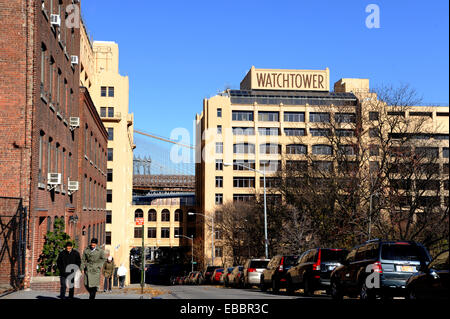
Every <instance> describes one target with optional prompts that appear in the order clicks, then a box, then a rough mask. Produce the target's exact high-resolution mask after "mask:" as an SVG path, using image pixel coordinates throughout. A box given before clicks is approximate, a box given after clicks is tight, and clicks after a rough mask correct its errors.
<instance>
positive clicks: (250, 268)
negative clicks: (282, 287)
mask: <svg viewBox="0 0 450 319" xmlns="http://www.w3.org/2000/svg"><path fill="white" fill-rule="evenodd" d="M269 261H270V259H248V260H247V261H246V262H245V264H244V270H243V273H244V287H251V286H257V285H259V284H260V280H261V274H262V273H263V271H264V269H266V267H267V264H268V263H269Z"/></svg>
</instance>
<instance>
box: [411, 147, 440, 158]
mask: <svg viewBox="0 0 450 319" xmlns="http://www.w3.org/2000/svg"><path fill="white" fill-rule="evenodd" d="M415 154H416V156H419V157H427V158H438V157H439V148H438V147H416V149H415Z"/></svg>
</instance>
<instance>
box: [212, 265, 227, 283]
mask: <svg viewBox="0 0 450 319" xmlns="http://www.w3.org/2000/svg"><path fill="white" fill-rule="evenodd" d="M223 271H224V269H223V268H216V269H214V272H213V274H212V276H211V283H213V284H218V283H220V276H221V275H222V273H223Z"/></svg>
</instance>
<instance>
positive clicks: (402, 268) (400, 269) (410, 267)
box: [397, 266, 416, 272]
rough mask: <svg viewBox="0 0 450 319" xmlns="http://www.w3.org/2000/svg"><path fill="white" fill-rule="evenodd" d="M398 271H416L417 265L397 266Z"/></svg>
mask: <svg viewBox="0 0 450 319" xmlns="http://www.w3.org/2000/svg"><path fill="white" fill-rule="evenodd" d="M397 271H401V272H415V271H416V267H414V266H397Z"/></svg>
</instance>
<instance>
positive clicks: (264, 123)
mask: <svg viewBox="0 0 450 319" xmlns="http://www.w3.org/2000/svg"><path fill="white" fill-rule="evenodd" d="M329 81H330V80H329V70H328V69H325V70H278V69H256V68H254V67H252V68H251V70H250V71H249V72H248V74H247V75H246V77H245V78H244V79H243V81H242V82H241V87H240V90H227V91H225V92H223V93H220V94H218V95H216V96H213V97H211V98H209V99H205V100H203V112H202V113H201V114H197V116H196V123H197V124H196V145H197V148H196V163H197V164H196V192H197V200H198V202H199V206H200V207H201V212H202V213H204V214H206V215H208V216H210V217H213V216H214V215H213V214H214V211H215V208H216V207H217V206H218V205H222V204H223V203H226V202H230V201H246V200H251V199H254V198H255V196H261V195H262V194H263V175H262V174H261V173H259V172H255V171H253V170H251V169H255V170H259V171H261V172H265V173H266V174H267V181H266V182H267V187H268V188H270V180H271V177H274V176H275V175H276V172H277V171H278V170H280V169H281V168H282V167H285V166H286V165H287V164H298V165H301V164H302V163H304V162H305V161H307V160H308V159H310V158H311V157H315V158H316V160H315V161H316V162H317V167H319V168H320V167H324V166H325V164H327V165H328V164H330V163H329V162H328V161H327V156H328V155H329V154H331V153H330V152H332V147H331V146H330V145H328V144H329V138H327V134H328V128H329V123H334V122H338V127H337V129H338V130H337V131H339V134H342V136H348V137H349V144H350V143H351V140H352V139H356V138H357V135H358V134H355V127H356V130H357V131H358V132H363V131H365V130H370V129H371V127H370V126H371V124H370V119H369V116H372V115H370V113H373V111H374V110H372V109H371V107H372V106H373V105H374V102H375V101H378V100H377V96H376V95H374V94H373V93H370V92H369V80H368V79H341V80H339V81H338V82H337V83H336V84H335V86H334V91H331V89H330V84H329ZM371 111H372V112H371ZM393 111H394V110H393ZM448 112H449V109H448V107H431V106H430V107H424V106H410V107H408V112H406V113H407V114H403V115H404V116H405V117H410V116H411V117H417V116H422V117H423V116H424V114H425V124H424V125H423V126H422V128H423V129H424V130H425V131H426V132H425V131H424V132H423V133H424V134H428V135H429V136H431V137H432V138H435V140H431V141H434V142H433V143H434V147H435V148H436V149H437V151H438V153H439V154H440V155H439V157H440V162H441V164H440V165H441V170H442V175H441V176H440V179H442V180H444V183H442V185H441V193H440V194H444V195H443V196H442V197H440V202H441V200H442V202H444V200H445V199H446V200H447V205H448V132H449V127H448V114H449V113H448ZM388 113H389V112H388ZM394 113H395V112H394ZM388 115H389V114H388ZM392 115H393V116H397V115H398V114H392ZM400 115H401V114H400ZM337 131H336V132H337ZM336 134H337V133H336ZM415 134H418V132H415ZM367 136H371V135H370V134H367ZM363 143H367V144H370V143H371V141H370V138H369V140H367V141H364V142H363ZM376 160H377V156H376V155H375V154H374V155H373V156H371V157H370V158H368V159H367V166H369V165H371V164H370V162H376ZM245 166H246V167H250V168H251V169H247V168H245ZM298 167H301V166H298ZM445 180H446V182H445ZM275 200H282V199H281V196H280V195H277V194H273V193H272V194H271V196H269V197H268V201H271V202H273V201H275ZM204 233H205V246H204V249H205V256H206V259H205V262H206V263H211V252H210V251H211V249H210V246H211V230H210V228H209V226H207V225H206V224H205V227H204ZM215 246H216V248H215V251H216V252H217V253H219V254H222V253H223V251H224V248H225V247H221V242H220V240H216V241H215ZM218 262H219V258H216V259H215V263H216V264H217V263H218Z"/></svg>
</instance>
